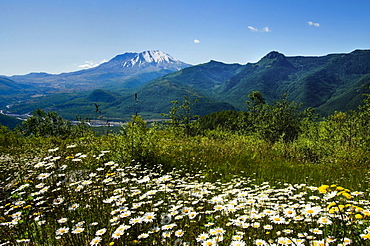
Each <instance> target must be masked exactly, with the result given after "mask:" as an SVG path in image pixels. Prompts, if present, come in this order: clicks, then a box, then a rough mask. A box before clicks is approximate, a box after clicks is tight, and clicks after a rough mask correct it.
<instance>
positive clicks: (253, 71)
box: [0, 50, 370, 119]
mask: <svg viewBox="0 0 370 246" xmlns="http://www.w3.org/2000/svg"><path fill="white" fill-rule="evenodd" d="M363 85H370V50H355V51H353V52H351V53H348V54H329V55H326V56H317V57H304V56H294V57H286V56H285V55H284V54H281V53H279V52H276V51H273V52H270V53H268V54H267V55H266V56H264V57H263V58H262V59H261V60H260V61H258V62H256V63H248V64H246V65H241V64H225V63H222V62H217V61H210V62H208V63H205V64H199V65H196V66H191V65H189V64H186V63H184V62H181V61H179V60H177V59H175V58H173V57H171V56H170V55H168V54H166V53H164V52H161V51H145V52H142V53H125V54H123V55H118V56H116V57H114V58H113V59H111V60H110V61H108V62H106V63H103V64H101V65H99V66H98V67H95V68H91V69H86V70H81V71H77V72H72V73H63V74H58V75H51V74H45V73H31V74H28V75H23V76H11V77H7V78H5V77H4V78H0V89H1V91H0V106H1V107H2V108H4V106H5V105H8V104H12V106H11V107H10V108H8V109H7V111H8V112H13V113H28V112H30V111H32V110H33V109H35V108H43V109H45V110H53V111H57V112H58V113H60V114H61V115H63V116H65V117H69V118H73V117H74V116H75V115H81V116H84V115H90V116H91V115H94V117H95V116H97V115H96V113H95V110H94V109H95V107H94V103H96V104H98V105H99V106H100V109H101V115H99V117H103V118H104V117H105V118H107V119H108V118H109V119H110V118H117V119H123V118H127V117H129V116H130V115H132V114H134V113H135V112H139V114H141V115H143V116H144V117H145V118H155V117H158V116H159V113H167V112H168V111H169V109H170V107H171V105H172V104H171V101H173V100H179V101H181V100H182V99H183V96H189V97H191V98H193V99H199V103H197V104H196V106H195V108H194V109H195V111H194V113H196V114H200V115H204V114H207V113H211V112H215V111H221V110H227V109H232V110H244V109H245V101H246V100H248V94H249V93H251V92H252V91H261V92H262V94H263V95H264V96H265V98H266V100H267V101H273V100H277V99H279V98H280V97H281V95H282V94H284V93H287V94H288V98H289V99H290V100H293V101H296V102H303V103H305V104H304V106H305V107H314V108H316V109H317V111H318V112H319V113H321V115H323V116H327V115H329V114H332V113H333V112H334V111H347V110H350V109H356V108H357V106H358V105H359V104H360V103H361V101H362V99H363V96H362V94H363V93H369V92H367V91H366V90H365V89H364V88H363ZM134 94H136V95H137V98H136V99H137V100H138V101H136V100H134V96H133V95H134Z"/></svg>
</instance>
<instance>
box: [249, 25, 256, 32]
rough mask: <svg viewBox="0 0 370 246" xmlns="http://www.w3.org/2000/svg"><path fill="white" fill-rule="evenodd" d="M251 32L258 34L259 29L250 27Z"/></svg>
mask: <svg viewBox="0 0 370 246" xmlns="http://www.w3.org/2000/svg"><path fill="white" fill-rule="evenodd" d="M248 28H249V30H251V31H252V32H258V29H257V28H255V27H253V26H248Z"/></svg>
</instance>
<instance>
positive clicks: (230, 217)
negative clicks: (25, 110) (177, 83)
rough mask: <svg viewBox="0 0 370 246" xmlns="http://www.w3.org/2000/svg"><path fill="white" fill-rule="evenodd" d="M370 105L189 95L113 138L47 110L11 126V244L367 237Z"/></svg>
mask: <svg viewBox="0 0 370 246" xmlns="http://www.w3.org/2000/svg"><path fill="white" fill-rule="evenodd" d="M368 105H369V102H368V101H366V100H365V104H364V106H363V107H361V108H360V109H359V110H358V111H356V112H348V113H341V112H338V113H336V114H334V115H332V116H330V117H328V118H327V119H324V120H321V121H316V120H315V115H314V113H313V111H312V110H310V109H307V110H305V111H302V110H301V105H298V104H295V103H293V102H289V101H287V100H286V98H285V97H283V98H282V99H281V100H280V101H277V102H275V103H274V104H271V105H270V104H267V103H266V102H265V101H264V99H263V96H262V95H261V94H260V93H258V92H255V93H252V94H251V95H250V101H249V102H248V103H247V107H248V111H247V112H222V113H218V114H215V115H213V116H212V117H210V116H208V117H204V118H200V119H198V120H196V121H195V122H194V121H191V119H193V118H194V117H193V115H191V113H190V112H191V111H190V109H191V106H192V103H190V101H189V99H188V98H185V100H184V102H182V104H181V103H179V102H174V107H173V108H172V109H171V111H170V112H169V114H167V115H166V116H167V117H169V118H170V121H169V122H168V124H160V125H153V126H151V127H147V125H146V123H145V122H144V121H143V120H142V119H141V117H140V116H134V117H133V119H132V121H131V122H129V123H128V124H127V125H125V126H123V127H122V128H121V131H120V132H119V133H116V134H104V135H101V136H96V135H95V134H94V133H93V132H92V131H91V129H90V128H89V127H86V126H87V124H86V122H84V121H83V120H81V123H80V124H78V125H77V126H72V125H71V124H69V123H68V122H67V121H64V120H63V119H62V118H60V117H58V116H57V115H56V114H54V113H45V112H43V111H35V113H34V117H33V118H32V119H30V120H28V121H27V122H26V123H24V125H23V127H22V128H21V129H19V131H18V133H17V132H14V131H10V130H8V129H7V128H5V127H2V128H1V129H0V130H1V135H0V138H1V153H2V155H1V158H0V235H1V236H0V245H24V244H26V245H27V244H28V245H349V244H351V245H367V244H368V240H369V239H370V223H369V216H370V202H369V194H368V193H369V178H370V177H369V173H368V170H369V161H368V157H369V144H370V141H369V140H370V139H369V136H370V135H369V132H368V131H369V130H368V129H367V126H368V122H369V109H370V107H368ZM108 132H109V128H108V127H107V128H106V133H108Z"/></svg>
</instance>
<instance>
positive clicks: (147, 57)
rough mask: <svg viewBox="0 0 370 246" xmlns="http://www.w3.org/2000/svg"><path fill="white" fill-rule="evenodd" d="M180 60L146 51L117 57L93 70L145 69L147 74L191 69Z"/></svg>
mask: <svg viewBox="0 0 370 246" xmlns="http://www.w3.org/2000/svg"><path fill="white" fill-rule="evenodd" d="M189 66H190V65H189V64H186V63H184V62H182V61H179V60H178V59H176V58H174V57H172V56H170V55H169V54H166V53H164V52H162V51H160V50H151V51H144V52H141V53H133V52H129V53H125V54H122V55H117V56H116V57H114V58H113V59H111V60H110V61H108V62H106V63H103V64H101V65H100V66H98V67H96V68H94V69H92V70H94V71H96V70H100V69H104V70H106V69H107V70H110V72H111V71H112V70H115V72H118V71H122V72H123V71H130V72H134V71H133V70H138V71H139V70H140V71H142V70H143V69H144V70H145V71H146V72H150V71H156V70H158V69H167V70H171V71H177V70H180V69H183V68H185V67H189Z"/></svg>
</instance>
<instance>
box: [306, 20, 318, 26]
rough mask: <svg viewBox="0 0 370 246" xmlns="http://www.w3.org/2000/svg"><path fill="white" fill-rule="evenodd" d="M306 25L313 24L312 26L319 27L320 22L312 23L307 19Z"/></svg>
mask: <svg viewBox="0 0 370 246" xmlns="http://www.w3.org/2000/svg"><path fill="white" fill-rule="evenodd" d="M307 23H308V25H310V26H314V27H319V26H320V23H314V22H312V21H307Z"/></svg>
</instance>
